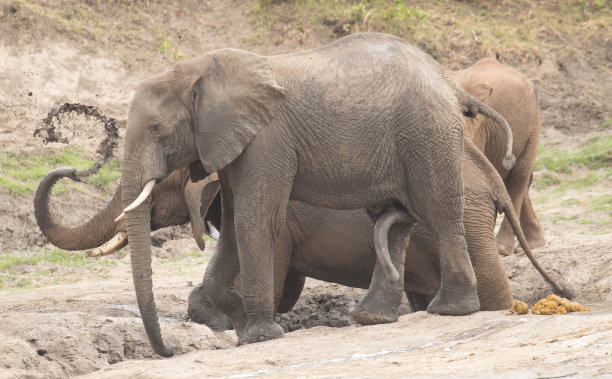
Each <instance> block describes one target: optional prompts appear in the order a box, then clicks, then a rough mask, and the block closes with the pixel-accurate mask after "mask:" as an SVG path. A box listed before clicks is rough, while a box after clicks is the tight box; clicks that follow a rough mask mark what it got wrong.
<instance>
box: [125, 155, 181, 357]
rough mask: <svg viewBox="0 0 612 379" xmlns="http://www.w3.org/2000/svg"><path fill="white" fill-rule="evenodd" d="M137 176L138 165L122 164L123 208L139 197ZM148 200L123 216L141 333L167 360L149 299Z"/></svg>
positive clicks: (139, 189)
mask: <svg viewBox="0 0 612 379" xmlns="http://www.w3.org/2000/svg"><path fill="white" fill-rule="evenodd" d="M140 174H141V172H140V171H139V165H138V163H132V162H129V161H128V162H124V167H123V171H122V173H121V176H122V178H124V180H123V182H122V197H123V203H124V206H125V207H128V206H129V205H130V204H132V203H133V201H134V200H135V199H137V198H138V197H139V195H140V194H141V192H142V190H143V188H142V185H141V182H140V177H141V175H140ZM150 222H151V198H150V197H147V199H146V200H145V201H144V202H142V204H141V205H140V206H138V207H137V208H135V209H133V210H130V211H128V212H126V223H127V230H128V239H129V245H130V259H131V263H132V278H133V280H134V289H135V291H136V299H137V301H138V308H139V309H140V315H141V317H142V322H143V324H144V328H145V331H146V332H147V336H148V338H149V342H150V343H151V347H152V348H153V350H154V351H155V352H156V353H157V354H159V355H161V356H163V357H171V356H172V355H173V354H174V352H173V351H172V348H169V347H167V346H165V345H164V342H163V340H162V336H161V329H160V326H159V320H158V317H157V309H156V306H155V300H154V298H153V282H152V279H151V275H152V270H151V225H150Z"/></svg>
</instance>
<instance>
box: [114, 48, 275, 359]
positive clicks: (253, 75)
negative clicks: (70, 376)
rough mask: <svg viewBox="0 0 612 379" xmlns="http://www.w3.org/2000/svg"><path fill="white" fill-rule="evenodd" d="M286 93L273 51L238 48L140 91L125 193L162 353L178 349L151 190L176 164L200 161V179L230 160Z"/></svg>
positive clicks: (193, 168) (135, 263) (137, 273)
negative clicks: (163, 315) (158, 259)
mask: <svg viewBox="0 0 612 379" xmlns="http://www.w3.org/2000/svg"><path fill="white" fill-rule="evenodd" d="M282 98H283V89H282V88H281V87H280V86H279V85H278V84H277V83H276V81H275V79H274V77H273V75H272V72H271V69H270V66H269V64H268V61H267V58H265V57H261V56H258V55H255V54H252V53H248V52H244V51H239V50H233V49H223V50H216V51H212V52H210V53H207V54H204V55H201V56H199V57H197V58H194V59H192V60H189V61H185V62H182V63H179V64H178V65H176V66H175V67H174V69H173V70H171V71H169V72H166V73H163V74H161V75H157V76H155V77H153V78H150V79H148V80H146V81H145V82H144V83H143V84H141V85H140V86H139V88H138V89H137V91H136V94H135V96H134V99H133V101H132V103H131V106H130V110H129V115H128V121H127V132H126V136H125V150H124V160H123V169H122V175H121V177H122V184H121V186H122V198H123V203H124V205H125V206H126V208H125V212H126V218H125V219H126V224H127V233H128V238H129V241H130V254H131V261H132V273H133V279H134V286H135V290H136V297H137V300H138V306H139V308H140V312H141V315H142V319H143V323H144V326H145V330H146V331H147V335H148V337H149V340H150V342H151V345H152V347H153V349H154V350H155V352H157V353H158V354H160V355H162V356H166V357H167V356H171V355H172V351H171V349H169V348H167V347H166V346H165V345H164V343H163V341H162V338H161V333H160V327H159V322H158V318H157V311H156V307H155V302H154V299H153V291H152V280H151V241H150V235H149V234H150V221H149V219H150V215H151V210H150V208H151V203H150V200H149V199H148V195H149V193H150V192H151V191H152V189H153V187H154V186H155V185H156V183H159V182H161V181H162V180H163V179H164V178H165V177H166V176H168V174H169V173H170V172H171V171H172V170H175V169H180V168H183V167H186V166H188V165H190V163H192V162H196V164H192V165H190V173H191V175H192V180H197V179H199V178H201V177H202V175H208V174H209V173H213V172H216V171H218V170H220V169H222V168H224V167H225V166H226V165H228V164H229V163H230V162H232V161H233V160H234V159H235V158H236V157H237V156H239V155H240V154H241V152H242V150H243V149H244V148H245V147H246V145H247V144H248V143H249V142H250V141H251V139H252V138H253V136H254V135H255V134H256V133H257V132H258V131H259V130H261V129H262V128H263V127H264V126H265V125H266V124H267V123H268V122H269V121H270V120H271V118H272V115H273V113H274V111H275V109H276V108H277V106H278V105H279V104H280V101H281V99H282ZM198 161H199V162H201V167H200V168H201V169H203V170H198V169H197V168H198V167H199V165H198V164H197V162H198ZM198 171H200V172H199V173H198ZM202 171H203V172H202Z"/></svg>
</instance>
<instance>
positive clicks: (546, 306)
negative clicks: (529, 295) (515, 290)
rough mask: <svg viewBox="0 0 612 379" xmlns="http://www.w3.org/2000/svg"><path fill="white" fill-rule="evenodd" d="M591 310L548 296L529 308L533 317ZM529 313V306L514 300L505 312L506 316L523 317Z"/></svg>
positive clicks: (563, 299)
mask: <svg viewBox="0 0 612 379" xmlns="http://www.w3.org/2000/svg"><path fill="white" fill-rule="evenodd" d="M590 310H591V309H589V308H585V307H583V306H582V305H580V304H578V303H574V302H572V301H569V300H568V299H566V298H563V297H560V296H557V295H548V296H546V299H542V300H540V301H538V302H537V303H535V304H534V305H533V307H531V313H533V314H535V315H554V314H564V313H567V312H584V311H590ZM527 312H529V306H528V305H527V304H525V303H523V302H522V301H517V300H515V301H514V302H513V303H512V307H511V308H510V309H508V312H506V314H507V315H512V314H515V313H516V314H519V315H524V314H526V313H527Z"/></svg>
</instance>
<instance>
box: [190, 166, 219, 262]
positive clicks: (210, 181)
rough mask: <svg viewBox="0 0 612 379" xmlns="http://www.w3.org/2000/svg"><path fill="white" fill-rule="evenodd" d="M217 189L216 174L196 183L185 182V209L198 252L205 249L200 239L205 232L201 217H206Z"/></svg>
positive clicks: (217, 180)
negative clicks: (187, 212)
mask: <svg viewBox="0 0 612 379" xmlns="http://www.w3.org/2000/svg"><path fill="white" fill-rule="evenodd" d="M219 187H220V184H219V179H218V178H217V174H216V173H214V174H212V175H209V176H208V177H206V178H205V179H204V180H201V181H199V182H197V183H193V182H191V181H190V180H187V182H186V183H185V187H184V188H183V193H184V195H185V200H186V201H187V208H188V209H189V218H190V220H191V231H192V233H193V238H194V239H195V241H196V243H197V244H198V247H199V248H200V250H204V248H205V244H204V240H203V239H202V237H203V236H204V233H205V232H206V225H205V224H204V217H203V215H206V212H207V211H208V207H210V204H212V202H213V200H214V199H215V196H216V195H217V192H219Z"/></svg>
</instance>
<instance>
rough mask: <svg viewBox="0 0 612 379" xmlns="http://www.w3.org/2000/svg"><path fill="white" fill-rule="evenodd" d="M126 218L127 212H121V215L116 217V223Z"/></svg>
mask: <svg viewBox="0 0 612 379" xmlns="http://www.w3.org/2000/svg"><path fill="white" fill-rule="evenodd" d="M124 219H125V212H121V214H120V215H119V216H117V218H116V219H115V222H116V223H120V222H121V221H123V220H124Z"/></svg>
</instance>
